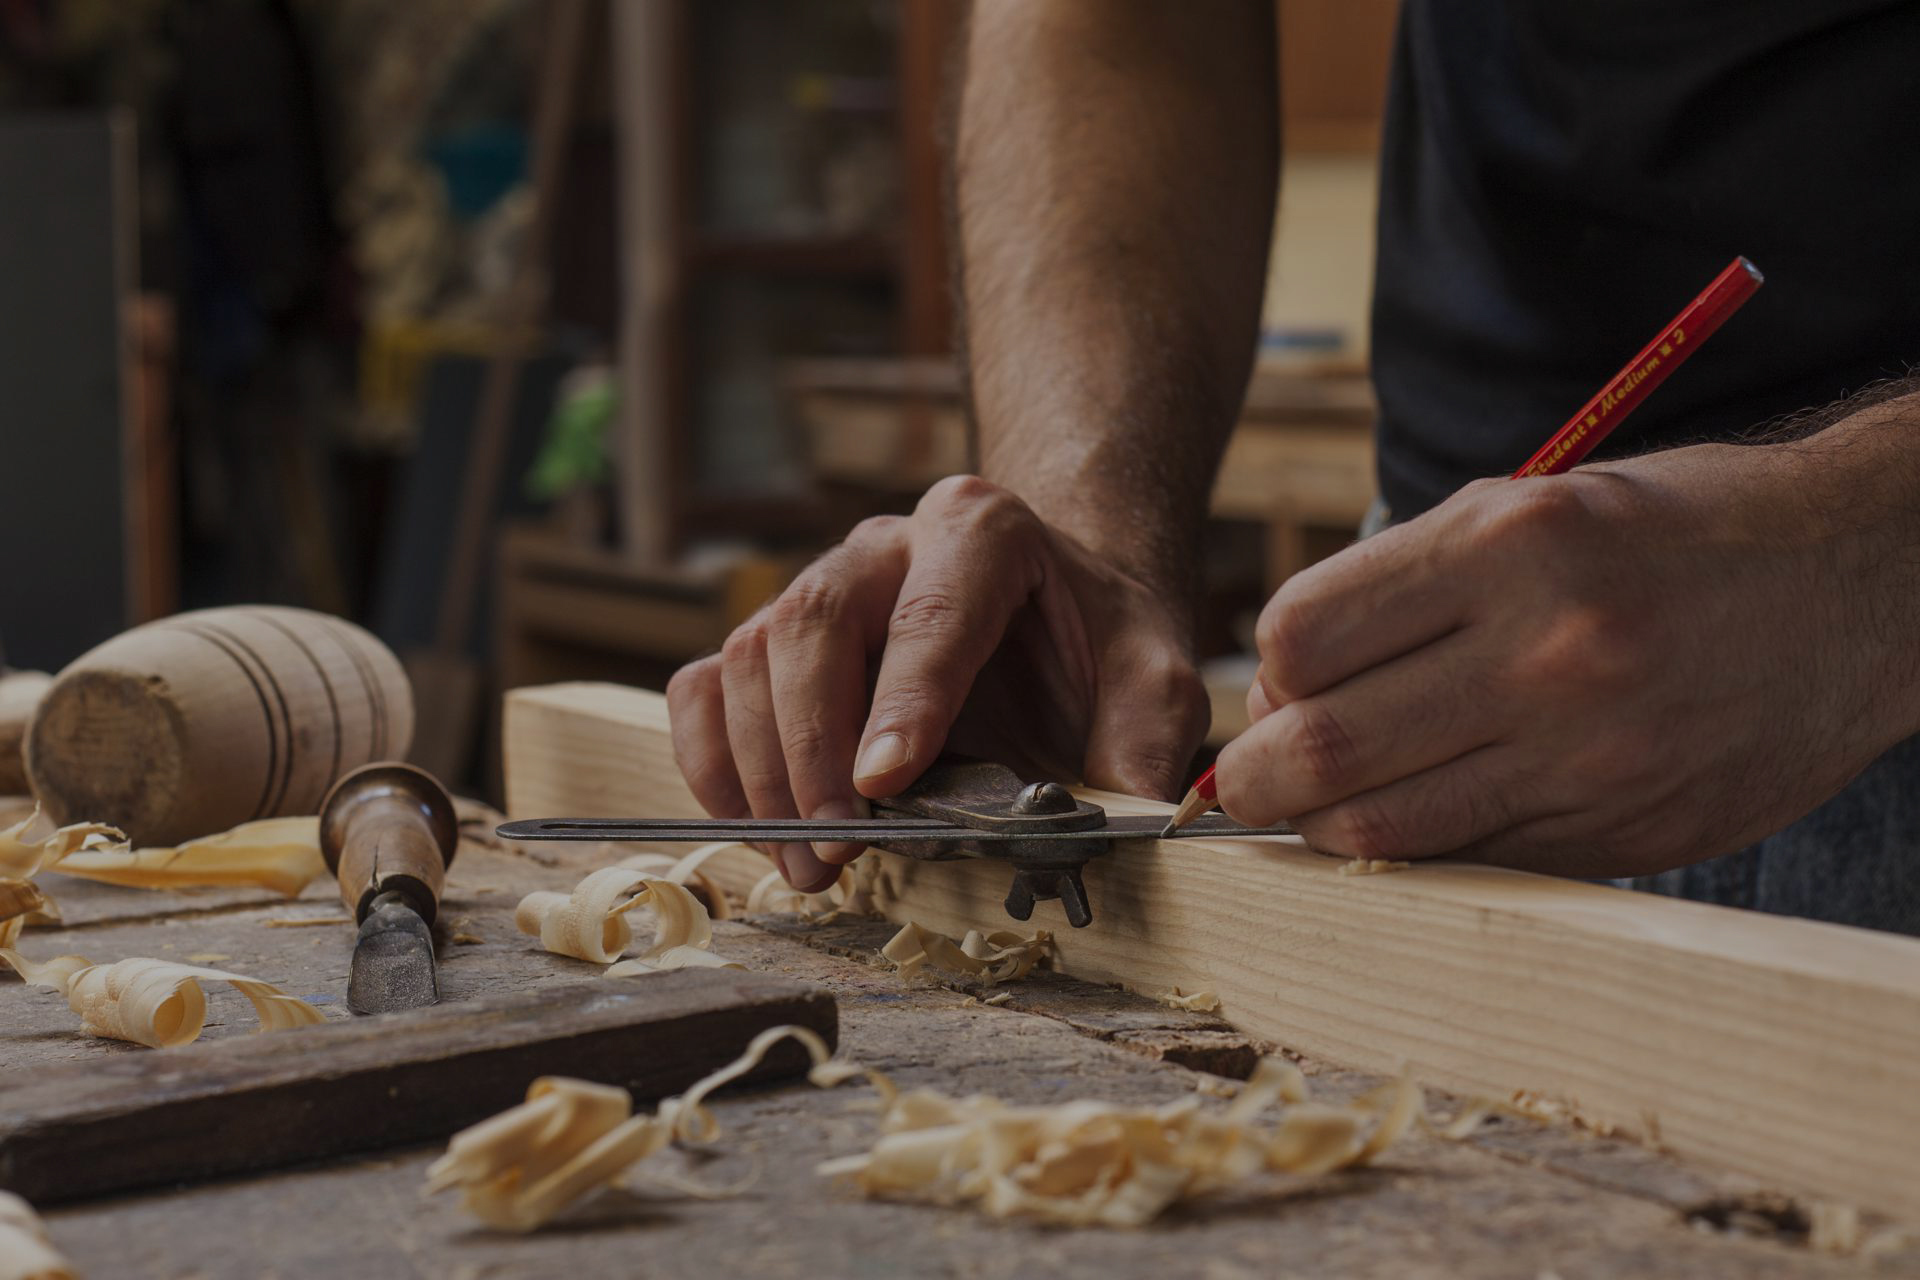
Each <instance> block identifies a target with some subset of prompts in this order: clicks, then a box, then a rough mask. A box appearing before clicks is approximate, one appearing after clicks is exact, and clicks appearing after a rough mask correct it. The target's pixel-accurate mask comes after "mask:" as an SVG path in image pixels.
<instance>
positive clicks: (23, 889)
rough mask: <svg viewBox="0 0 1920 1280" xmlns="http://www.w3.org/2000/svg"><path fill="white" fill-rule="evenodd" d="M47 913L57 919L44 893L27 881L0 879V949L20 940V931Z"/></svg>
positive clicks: (37, 886) (50, 902) (50, 901)
mask: <svg viewBox="0 0 1920 1280" xmlns="http://www.w3.org/2000/svg"><path fill="white" fill-rule="evenodd" d="M49 913H52V914H54V916H55V918H56V919H57V918H58V913H57V912H55V911H54V906H53V901H52V900H51V899H50V898H48V897H47V895H46V892H45V891H44V890H42V889H41V888H40V886H39V885H36V884H34V883H32V882H31V881H28V880H7V879H0V947H11V946H12V945H13V944H14V943H16V942H18V941H19V940H20V931H21V929H23V928H25V927H26V926H27V925H28V924H29V923H31V922H34V921H36V920H38V919H44V918H45V917H46V916H47V915H48V914H49Z"/></svg>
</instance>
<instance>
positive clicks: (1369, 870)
mask: <svg viewBox="0 0 1920 1280" xmlns="http://www.w3.org/2000/svg"><path fill="white" fill-rule="evenodd" d="M1412 865H1413V864H1412V863H1411V862H1395V861H1393V860H1392V859H1390V858H1355V859H1354V860H1353V861H1351V862H1343V863H1341V864H1340V874H1341V875H1343V876H1377V875H1383V874H1385V873H1386V872H1389V871H1405V870H1406V869H1407V868H1408V867H1410V866H1412Z"/></svg>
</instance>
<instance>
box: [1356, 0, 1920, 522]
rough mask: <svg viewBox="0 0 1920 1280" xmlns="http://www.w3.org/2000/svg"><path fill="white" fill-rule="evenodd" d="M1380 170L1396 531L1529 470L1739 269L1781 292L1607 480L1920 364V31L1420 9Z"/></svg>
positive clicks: (1735, 12)
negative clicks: (1489, 480) (1562, 431)
mask: <svg viewBox="0 0 1920 1280" xmlns="http://www.w3.org/2000/svg"><path fill="white" fill-rule="evenodd" d="M1383 152H1384V153H1383V157H1382V167H1383V180H1382V187H1381V205H1380V230H1379V260H1378V268H1377V283H1376V286H1375V294H1374V315H1373V363H1374V380H1375V383H1376V385H1377V387H1378V390H1379V394H1380V426H1379V442H1380V483H1381V491H1382V493H1383V495H1384V496H1385V498H1386V499H1387V502H1388V504H1389V505H1390V506H1391V507H1392V509H1393V514H1394V516H1395V517H1396V518H1405V517H1408V516H1411V515H1414V514H1417V513H1418V512H1420V511H1422V510H1424V509H1426V508H1427V507H1430V506H1432V505H1434V504H1435V503H1437V502H1439V501H1440V500H1441V499H1443V498H1444V497H1446V496H1447V494H1449V493H1451V492H1452V491H1453V490H1454V489H1456V488H1458V487H1459V486H1460V485H1462V484H1464V483H1466V482H1467V481H1469V480H1472V479H1474V478H1476V477H1478V476H1486V475H1499V474H1503V473H1507V472H1511V471H1512V470H1513V469H1514V468H1515V467H1517V466H1519V465H1520V464H1521V463H1522V462H1524V461H1526V459H1527V458H1528V457H1529V456H1530V455H1531V454H1532V453H1533V451H1534V450H1535V449H1536V448H1538V447H1539V445H1540V444H1541V443H1542V442H1544V441H1545V440H1546V438H1547V437H1548V436H1549V435H1550V434H1551V433H1552V432H1553V431H1555V430H1557V429H1558V428H1559V426H1560V424H1561V423H1562V422H1564V421H1565V420H1566V418H1567V417H1568V415H1570V414H1571V413H1572V412H1573V411H1574V410H1575V409H1577V408H1578V407H1579V406H1580V405H1581V404H1582V403H1583V402H1584V401H1585V400H1586V399H1587V397H1589V396H1590V395H1592V394H1593V393H1594V391H1596V390H1597V389H1598V388H1599V386H1600V384H1601V383H1602V382H1604V381H1605V380H1606V379H1607V378H1608V377H1609V376H1610V375H1611V374H1613V373H1614V372H1615V371H1616V370H1617V369H1618V368H1619V367H1620V366H1621V365H1623V364H1624V363H1625V362H1626V361H1627V359H1628V358H1629V357H1631V356H1632V355H1633V353H1634V352H1635V351H1637V350H1638V349H1639V348H1640V346H1641V345H1642V344H1643V343H1644V342H1646V341H1647V339H1649V338H1651V337H1652V336H1653V335H1654V333H1655V331H1656V330H1658V329H1659V327H1660V326H1661V325H1662V324H1664V323H1666V321H1667V320H1668V319H1669V318H1670V317H1671V316H1672V315H1673V314H1674V313H1675V312H1676V311H1678V310H1679V309H1680V307H1681V306H1682V305H1683V304H1684V303H1685V302H1687V301H1688V300H1689V299H1690V298H1692V297H1693V295H1694V294H1695V293H1696V292H1698V291H1699V290H1700V289H1701V288H1702V287H1703V286H1704V285H1705V284H1706V283H1707V281H1708V280H1710V279H1712V278H1713V275H1714V273H1715V272H1717V271H1718V270H1719V269H1720V268H1721V267H1723V266H1725V265H1726V264H1727V263H1728V262H1729V261H1730V260H1731V259H1732V258H1733V257H1734V255H1736V254H1746V255H1747V256H1748V257H1750V258H1752V259H1753V261H1754V262H1755V263H1756V264H1757V265H1758V266H1759V267H1760V269H1761V270H1762V271H1763V272H1764V273H1765V274H1766V277H1767V283H1766V285H1765V287H1764V288H1762V289H1761V290H1760V292H1759V293H1758V294H1757V295H1755V297H1754V298H1753V300H1752V301H1751V302H1749V303H1748V304H1747V306H1746V307H1745V309H1744V310H1742V311H1741V312H1740V313H1739V314H1738V315H1736V316H1735V317H1734V318H1733V319H1732V320H1730V321H1729V322H1728V323H1727V326H1726V327H1725V328H1724V329H1722V330H1721V331H1720V332H1719V333H1718V334H1717V335H1716V336H1715V337H1714V338H1713V339H1712V341H1710V342H1709V343H1707V345H1706V346H1704V347H1703V348H1701V350H1700V352H1699V353H1698V354H1697V355H1695V356H1694V357H1693V359H1692V360H1691V361H1689V362H1688V363H1687V364H1686V365H1685V366H1684V367H1683V368H1681V369H1680V370H1679V371H1678V372H1676V373H1675V374H1674V375H1673V377H1672V379H1671V380H1670V381H1668V382H1667V383H1666V384H1665V385H1663V386H1662V387H1661V388H1660V389H1659V390H1658V391H1656V392H1655V393H1654V394H1653V396H1652V397H1650V398H1649V399H1648V401H1647V402H1646V403H1645V404H1644V405H1642V406H1641V407H1640V409H1639V410H1638V411H1637V412H1636V413H1635V414H1634V416H1633V417H1632V418H1630V419H1629V420H1628V421H1627V422H1626V423H1625V424H1623V425H1622V426H1621V427H1620V428H1619V430H1617V431H1616V432H1615V433H1614V435H1613V437H1612V439H1611V440H1609V441H1608V443H1607V444H1606V445H1605V446H1604V447H1603V448H1602V450H1601V451H1600V454H1599V455H1597V456H1607V455H1618V454H1620V453H1623V452H1630V451H1639V450H1644V449H1647V448H1651V447H1658V446H1662V445H1668V444H1678V443H1683V442H1687V441H1692V440H1699V439H1707V438H1716V437H1725V436H1728V435H1730V434H1732V433H1735V432H1739V431H1742V430H1744V429H1747V428H1750V427H1753V426H1755V425H1757V424H1759V423H1762V422H1764V421H1766V420H1768V419H1771V418H1774V417H1777V416H1779V415H1783V414H1788V413H1792V412H1795V411H1797V410H1800V409H1803V408H1807V407H1810V406H1813V405H1819V404H1824V403H1827V402H1829V401H1832V400H1834V399H1837V398H1839V397H1840V396H1842V395H1845V394H1847V393H1849V392H1852V391H1857V390H1859V389H1860V388H1861V387H1862V386H1863V385H1865V384H1867V383H1870V382H1873V381H1876V380H1878V379H1881V378H1886V377H1890V376H1899V375H1901V374H1903V373H1905V372H1906V371H1907V369H1908V366H1909V364H1911V363H1914V362H1920V3H1912V2H1908V3H1888V2H1887V0H1871V2H1870V0H1683V2H1682V3H1674V2H1672V0H1665V2H1663V3H1654V2H1653V0H1605V2H1602V0H1406V4H1405V7H1404V10H1403V13H1402V18H1401V27H1400V35H1399V42H1398V46H1397V49H1396V52H1395V62H1394V73H1393V83H1392V88H1391V91H1390V93H1389V100H1388V109H1387V125H1386V141H1385V146H1384V149H1383Z"/></svg>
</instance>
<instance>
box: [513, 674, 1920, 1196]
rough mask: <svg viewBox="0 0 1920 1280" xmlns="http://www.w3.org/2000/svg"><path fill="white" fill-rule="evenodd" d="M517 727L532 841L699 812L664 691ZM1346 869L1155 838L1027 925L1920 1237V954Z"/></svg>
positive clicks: (1718, 913)
mask: <svg viewBox="0 0 1920 1280" xmlns="http://www.w3.org/2000/svg"><path fill="white" fill-rule="evenodd" d="M506 717H507V719H506V735H507V736H506V755H507V760H506V767H507V801H508V808H509V812H510V813H511V815H512V816H514V817H549V816H562V815H567V816H615V815H629V816H640V815H657V816H677V815H682V814H693V813H698V812H699V808H698V806H697V805H696V804H695V803H694V802H693V800H692V797H691V796H690V794H689V793H688V792H687V790H686V788H685V784H684V783H683V782H682V780H681V778H680V776H679V773H678V771H677V770H676V769H675V768H674V765H673V760H672V752H671V748H670V745H669V743H668V740H667V715H666V705H665V701H664V699H662V698H660V697H659V696H658V695H656V694H651V693H645V692H641V691H637V690H622V689H620V688H618V687H616V686H608V685H595V686H579V685H560V686H554V687H551V688H545V689H524V690H519V691H516V692H515V693H513V694H512V695H510V696H509V698H508V703H507V710H506ZM1087 794H1088V795H1089V796H1090V798H1092V799H1094V800H1096V801H1097V802H1098V803H1101V804H1105V805H1107V806H1108V808H1109V810H1110V811H1111V812H1114V813H1163V812H1165V811H1166V809H1167V806H1165V805H1161V804H1157V803H1153V802H1148V801H1141V800H1135V799H1132V798H1130V797H1124V796H1113V795H1107V794H1104V793H1087ZM1337 866H1338V864H1337V863H1336V862H1335V861H1334V860H1332V859H1329V858H1324V857H1321V856H1319V855H1317V854H1315V853H1313V852H1311V851H1309V850H1307V849H1305V848H1304V847H1302V846H1300V845H1299V844H1297V843H1293V842H1279V841H1252V840H1243V841H1232V840H1205V841H1201V840H1184V841H1167V842H1143V843H1142V844H1140V845H1137V846H1134V847H1131V848H1126V849H1122V850H1119V851H1117V852H1115V853H1114V854H1112V855H1109V856H1108V857H1106V858H1104V859H1101V860H1099V861H1097V862H1096V863H1095V864H1094V865H1093V866H1091V867H1090V868H1089V869H1088V872H1087V884H1088V888H1089V891H1090V893H1091V895H1092V898H1093V904H1094V912H1095V915H1096V921H1095V923H1094V925H1093V927H1092V928H1090V929H1083V930H1075V929H1070V928H1067V927H1065V925H1064V922H1063V921H1062V920H1061V919H1060V918H1059V914H1058V907H1057V904H1052V903H1043V904H1041V906H1040V909H1039V911H1038V913H1037V914H1036V917H1035V921H1034V922H1035V924H1037V925H1041V926H1043V927H1049V928H1052V929H1053V930H1054V933H1055V937H1056V939H1057V940H1058V942H1059V964H1060V966H1061V968H1063V969H1064V970H1065V971H1066V972H1068V973H1071V974H1074V975H1077V976H1080V977H1085V978H1090V979H1093V980H1096V981H1109V982H1119V983H1122V984H1124V985H1126V986H1128V987H1130V988H1132V989H1135V990H1139V991H1142V992H1146V993H1149V994H1152V993H1159V992H1164V991H1166V990H1168V989H1169V988H1172V987H1175V986H1178V987H1180V988H1181V989H1182V990H1188V991H1191V990H1195V989H1199V988H1206V989H1211V990H1213V991H1216V992H1218V993H1219V995H1220V997H1221V999H1222V1001H1223V1002H1224V1006H1225V1013H1226V1016H1227V1017H1228V1018H1229V1019H1230V1020H1231V1021H1232V1022H1233V1023H1234V1024H1235V1025H1237V1026H1239V1027H1240V1028H1241V1029H1242V1030H1245V1031H1248V1032H1250V1033H1252V1034H1255V1035H1259V1036H1262V1037H1264V1038H1266V1039H1270V1040H1273V1041H1275V1042H1277V1043H1279V1044H1281V1045H1284V1046H1287V1047H1289V1048H1293V1049H1298V1050H1301V1051H1303V1052H1306V1053H1309V1054H1312V1055H1315V1056H1318V1057H1324V1058H1326V1059H1328V1060H1331V1061H1333V1062H1337V1063H1341V1064H1343V1065H1347V1066H1353V1067H1358V1068H1363V1069H1371V1070H1385V1071H1393V1070H1399V1069H1401V1068H1402V1067H1403V1066H1404V1067H1405V1068H1407V1069H1409V1070H1411V1071H1412V1072H1413V1073H1414V1075H1415V1076H1416V1077H1417V1078H1418V1079H1420V1080H1422V1081H1423V1082H1426V1083H1430V1084H1434V1085H1438V1086H1440V1087H1443V1088H1448V1089H1452V1090H1455V1091H1458V1092H1463V1093H1493V1094H1497V1095H1501V1096H1504V1095H1506V1094H1509V1093H1511V1092H1515V1091H1522V1090H1524V1091H1528V1092H1531V1093H1533V1094H1536V1095H1539V1096H1541V1097H1543V1098H1545V1099H1548V1100H1551V1101H1553V1102H1556V1103H1559V1104H1563V1105H1565V1106H1566V1107H1568V1108H1569V1109H1570V1110H1571V1111H1572V1112H1573V1113H1575V1114H1576V1115H1578V1116H1580V1117H1582V1118H1584V1119H1586V1120H1588V1121H1590V1122H1591V1123H1593V1124H1595V1125H1597V1126H1602V1127H1609V1128H1613V1129H1615V1130H1617V1131H1619V1132H1623V1133H1628V1134H1638V1135H1641V1136H1642V1137H1644V1138H1646V1139H1647V1140H1650V1141H1655V1142H1657V1143H1659V1144H1660V1145H1662V1146H1664V1147H1667V1148H1669V1149H1671V1150H1673V1151H1675V1152H1678V1153H1681V1154H1683V1155H1689V1156H1696V1157H1700V1158H1702V1159H1705V1160H1708V1161H1710V1162H1712V1163H1715V1164H1718V1165H1721V1166H1724V1167H1727V1168H1730V1169H1736V1170H1740V1171H1742V1172H1746V1173H1750V1174H1754V1175H1756V1176H1758V1177H1761V1178H1763V1179H1766V1180H1768V1181H1769V1182H1772V1183H1774V1184H1776V1185H1781V1186H1785V1187H1788V1188H1790V1189H1793V1190H1796V1191H1801V1192H1805V1193H1808V1194H1811V1195H1816V1196H1823V1197H1828V1198H1833V1199H1838V1200H1843V1201H1848V1202H1852V1203H1855V1204H1859V1205H1862V1206H1866V1207H1870V1208H1878V1209H1882V1210H1885V1211H1887V1212H1890V1213H1897V1214H1906V1215H1912V1214H1920V1161H1916V1160H1915V1159H1914V1157H1913V1153H1914V1152H1915V1151H1917V1150H1920V1089H1916V1088H1915V1083H1916V1068H1915V1066H1914V1064H1915V1063H1916V1062H1917V1061H1920V941H1916V940H1914V939H1911V938H1904V937H1897V936H1894V935H1890V934H1878V933H1873V932H1870V931H1867V930H1859V929H1848V928H1843V927H1839V926H1835V925H1825V924H1818V923H1814V922H1811V921H1804V920H1790V919H1782V918H1778V917H1770V916H1762V915H1758V914H1754V913H1749V912H1742V911H1735V910H1731V909H1728V908H1721V907H1711V906H1705V905H1702V904H1698V903H1689V902H1680V901H1676V900H1672V899H1666V898H1658V897H1652V896H1647V895H1639V894H1631V893H1628V892H1625V891H1622V890H1615V889H1609V888H1605V887H1602V886H1598V885H1590V884H1581V883H1575V882H1569V881H1562V880H1555V879H1551V878H1548V877H1543V876H1534V875H1528V874H1526V873H1523V872H1516V871H1506V870H1501V869H1497V868H1490V867H1477V866H1470V865H1459V864H1447V863H1434V864H1429V865H1424V866H1419V867H1415V868H1413V869H1411V870H1408V871H1403V872H1398V873H1395V874H1391V875H1379V876H1365V877H1349V876H1342V875H1340V874H1338V870H1337ZM884 867H885V871H884V874H883V876H882V878H881V885H880V892H879V903H880V906H881V908H882V909H883V910H884V912H885V913H886V914H887V915H888V916H889V917H891V918H894V919H904V918H912V919H915V920H918V921H920V922H921V923H922V924H925V925H927V926H929V927H932V928H935V929H940V930H943V931H946V932H950V933H957V932H959V931H961V930H964V929H966V928H971V927H979V926H987V925H993V924H995V923H998V922H1000V921H1002V920H1004V916H1003V915H1002V914H1001V908H1000V900H1001V898H1002V896H1003V895H1004V894H1005V892H1006V885H1007V872H1006V870H1005V868H1004V867H1001V866H997V865H992V864H987V863H982V862H973V861H965V862H951V863H919V862H914V861H911V860H909V859H903V858H893V857H889V858H887V859H885V862H884Z"/></svg>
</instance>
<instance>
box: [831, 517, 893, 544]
mask: <svg viewBox="0 0 1920 1280" xmlns="http://www.w3.org/2000/svg"><path fill="white" fill-rule="evenodd" d="M906 524H907V521H906V518H905V517H904V516H868V517H867V518H866V519H865V520H862V521H861V522H860V523H859V524H856V525H855V526H853V528H852V529H851V530H849V531H848V533H847V536H846V538H845V540H844V542H843V544H842V545H844V546H849V547H866V546H872V545H876V544H879V543H885V542H891V541H893V540H894V539H895V538H897V537H899V536H900V534H901V532H902V531H903V530H904V529H905V528H906Z"/></svg>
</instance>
